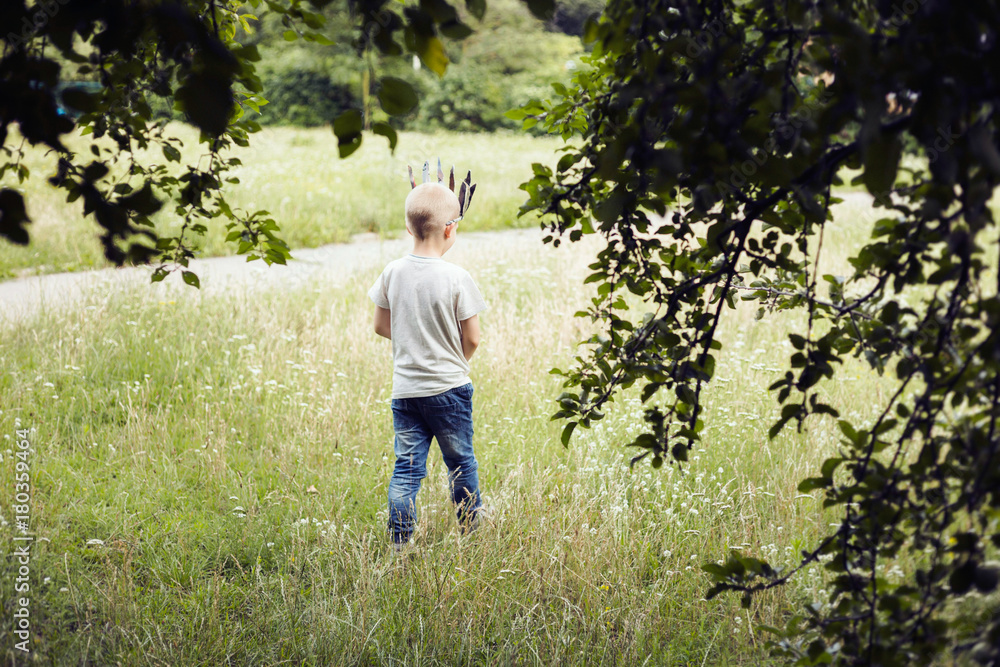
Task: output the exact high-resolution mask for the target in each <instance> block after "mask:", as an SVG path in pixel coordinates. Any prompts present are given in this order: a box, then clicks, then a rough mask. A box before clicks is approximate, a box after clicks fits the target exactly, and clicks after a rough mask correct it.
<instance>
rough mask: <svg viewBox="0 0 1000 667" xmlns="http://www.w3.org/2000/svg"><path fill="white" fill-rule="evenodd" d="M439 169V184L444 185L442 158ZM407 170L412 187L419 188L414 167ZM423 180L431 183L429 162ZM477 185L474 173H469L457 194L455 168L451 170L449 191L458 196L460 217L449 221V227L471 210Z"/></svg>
mask: <svg viewBox="0 0 1000 667" xmlns="http://www.w3.org/2000/svg"><path fill="white" fill-rule="evenodd" d="M437 167H438V170H437V171H438V173H437V177H438V180H437V182H438V183H440V184H442V185H444V171H443V170H442V169H441V158H438V164H437ZM406 170H407V171H408V172H409V173H410V187H411V188H415V187H417V181H416V179H415V178H413V167H411V166H409V165H407V166H406ZM423 178H424V180H423V182H424V183H430V180H431V167H430V164H429V163H428V162H424V171H423ZM476 185H478V184H477V183H473V182H472V172H471V171H469V172H467V173H466V174H465V180H464V181H462V182H461V183H460V184H459V188H458V192H455V167H454V166H453V167H452V168H451V175H450V176H449V177H448V189H449V190H451V191H452V192H455V194H456V195H458V217H457V218H455V219H454V220H449V221H448V224H449V225H450V224H452V223H455V222H458V221H459V220H461V219H462V218H464V217H465V213H466V211H468V210H469V204H471V203H472V195H473V194H475V192H476Z"/></svg>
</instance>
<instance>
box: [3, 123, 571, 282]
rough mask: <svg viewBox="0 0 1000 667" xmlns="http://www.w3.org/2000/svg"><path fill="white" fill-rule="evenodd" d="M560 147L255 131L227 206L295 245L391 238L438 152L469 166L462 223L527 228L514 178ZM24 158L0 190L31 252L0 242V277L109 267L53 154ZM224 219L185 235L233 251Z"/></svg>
mask: <svg viewBox="0 0 1000 667" xmlns="http://www.w3.org/2000/svg"><path fill="white" fill-rule="evenodd" d="M168 132H169V133H172V134H174V135H176V136H178V137H180V138H181V139H183V140H184V142H185V149H184V151H183V157H184V161H185V163H187V164H196V163H197V162H198V161H199V159H200V156H201V155H202V153H203V148H202V147H201V146H199V145H198V143H197V135H196V134H195V133H193V132H192V131H191V129H190V128H188V127H186V126H183V125H179V124H177V125H171V126H169V127H168ZM99 143H100V142H99ZM105 143H106V142H105ZM105 143H100V145H105ZM68 144H69V145H70V147H71V149H72V150H75V151H78V152H83V153H86V152H87V151H89V148H88V147H89V145H90V141H89V138H84V137H72V138H71V139H70V140H69V141H68ZM557 145H558V143H557V141H556V140H555V139H550V138H532V137H529V136H526V135H522V134H507V133H498V134H460V133H439V134H420V133H414V132H402V133H401V134H400V138H399V143H398V145H397V146H396V149H395V151H394V152H390V151H389V148H388V145H387V143H386V141H385V139H383V138H381V137H376V136H374V135H369V136H366V138H365V141H364V143H363V145H362V148H361V149H360V150H359V151H358V152H357V153H355V154H354V155H353V156H351V157H350V158H348V159H344V160H342V159H340V158H339V157H338V156H337V138H336V137H335V136H334V135H333V132H331V131H330V130H329V128H314V129H298V128H267V129H265V130H263V131H262V132H260V133H259V134H257V135H254V137H253V141H252V143H251V146H250V148H247V149H237V150H236V151H234V152H233V153H232V155H234V156H236V157H239V158H240V159H241V161H242V162H243V166H242V167H239V168H238V169H236V170H235V171H233V172H231V173H230V174H228V175H229V176H235V177H237V178H239V179H240V183H239V184H236V185H227V186H226V193H227V197H228V198H229V201H230V203H231V205H232V206H233V207H234V208H237V207H238V208H242V209H244V210H251V211H254V210H261V209H264V210H268V211H270V212H271V213H272V214H273V217H274V219H275V220H276V221H277V222H278V224H279V226H280V227H281V235H282V238H284V239H285V241H287V242H288V244H289V246H290V247H291V248H293V250H294V249H295V248H307V247H316V246H319V245H323V244H325V243H341V242H345V241H349V240H350V239H351V237H352V236H354V235H356V234H361V233H371V232H374V233H376V234H379V235H380V236H397V235H399V234H401V233H403V230H404V225H403V218H402V208H401V206H400V202H401V201H402V199H403V198H404V197H405V196H406V192H407V190H408V189H409V187H410V186H409V182H408V180H407V175H406V173H407V172H406V167H407V165H408V164H409V165H411V166H413V168H414V171H415V172H417V174H418V175H417V178H418V179H419V178H420V176H419V172H420V167H421V165H423V163H424V161H425V160H430V161H431V162H432V163H434V162H435V161H436V159H437V158H438V157H440V158H441V160H442V164H443V165H444V168H445V169H446V170H447V169H448V168H449V167H450V166H451V165H455V167H456V172H457V173H456V175H457V176H464V175H465V173H466V172H467V171H470V170H471V171H472V174H473V177H474V178H473V180H474V181H476V182H477V183H479V187H478V189H477V191H476V198H475V202H474V204H473V209H472V211H473V212H474V213H475V215H470V216H469V217H468V218H467V219H466V220H465V221H463V225H464V227H465V229H467V230H475V229H479V230H485V229H503V228H509V227H524V226H531V225H532V224H533V223H534V221H535V219H534V218H533V217H531V216H526V217H525V218H520V219H519V218H518V217H517V209H518V206H519V205H520V204H521V202H523V201H524V200H525V198H526V195H525V194H524V192H522V191H520V190H518V185H520V184H521V183H522V182H523V181H525V180H527V179H528V178H529V177H530V174H531V164H532V163H533V162H541V163H545V164H553V163H554V162H555V159H556V157H557V155H556V154H555V152H554V150H555V148H556V146H557ZM139 155H140V157H141V159H142V160H143V162H144V163H147V164H149V163H165V160H164V158H163V156H162V155H160V154H158V153H156V152H153V151H150V152H146V153H140V154H139ZM24 163H25V164H26V165H27V166H28V167H29V169H30V170H31V174H32V175H31V177H30V178H29V179H28V180H27V181H26V182H25V183H23V184H20V183H17V180H16V178H13V177H12V176H11V175H10V174H8V175H6V176H5V177H4V178H3V179H0V187H15V188H18V189H21V190H22V191H23V192H24V193H25V198H26V200H27V203H28V214H29V215H30V217H31V218H32V220H33V223H32V224H31V225H29V228H28V229H29V233H30V234H31V239H32V240H31V244H30V245H29V246H28V247H26V248H25V247H21V246H14V245H12V244H10V243H8V242H6V241H0V279H2V278H11V277H20V276H25V275H34V274H44V273H53V272H60V271H77V270H83V269H91V268H100V267H104V266H108V265H109V264H108V263H107V261H106V260H105V259H104V254H103V250H102V248H101V245H100V243H99V241H98V238H97V237H98V233H99V229H100V228H99V227H98V226H97V223H96V222H95V221H94V219H93V218H92V217H88V218H84V217H83V209H82V203H81V201H79V200H78V201H77V202H75V203H73V204H67V203H66V202H65V195H64V193H63V192H62V191H61V190H56V189H55V188H53V187H51V186H50V185H49V184H48V183H47V178H48V177H49V176H51V175H52V174H53V173H55V156H54V154H52V153H46V152H44V151H42V150H34V149H30V148H29V149H27V150H26V157H25V160H24ZM171 164H172V163H171ZM119 171H120V169H116V170H115V171H113V172H112V176H114V175H115V174H117V173H119ZM154 221H155V222H156V224H157V228H158V230H159V231H160V232H161V233H176V232H177V230H178V229H179V220H178V218H177V216H176V215H175V214H174V213H173V207H172V206H167V207H166V208H165V209H164V210H163V211H161V212H160V213H159V214H157V215H156V216H155V218H154ZM223 223H224V221H219V220H216V221H214V222H212V223H210V224H209V225H208V227H209V232H208V233H207V234H206V235H205V236H204V237H199V236H192V237H190V238H189V239H188V240H189V241H191V242H193V243H194V244H195V246H196V247H197V248H199V253H200V254H201V255H203V256H216V255H226V254H233V253H235V251H236V247H235V246H234V245H232V244H227V243H226V242H225V237H226V234H227V230H226V229H225V226H224V224H223ZM293 255H294V252H293Z"/></svg>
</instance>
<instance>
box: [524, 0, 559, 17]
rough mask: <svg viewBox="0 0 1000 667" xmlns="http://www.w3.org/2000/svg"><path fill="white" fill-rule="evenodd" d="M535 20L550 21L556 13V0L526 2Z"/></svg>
mask: <svg viewBox="0 0 1000 667" xmlns="http://www.w3.org/2000/svg"><path fill="white" fill-rule="evenodd" d="M525 2H527V3H528V9H530V10H531V13H532V14H534V15H535V18H538V19H541V20H542V21H548V20H549V19H551V18H552V16H553V15H554V14H555V12H556V3H555V0H525Z"/></svg>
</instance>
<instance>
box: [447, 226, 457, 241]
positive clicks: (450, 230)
mask: <svg viewBox="0 0 1000 667" xmlns="http://www.w3.org/2000/svg"><path fill="white" fill-rule="evenodd" d="M456 229H458V224H457V223H456V224H453V225H446V226H445V228H444V238H445V239H446V240H447V239H450V238H451V237H452V236H454V235H455V230H456Z"/></svg>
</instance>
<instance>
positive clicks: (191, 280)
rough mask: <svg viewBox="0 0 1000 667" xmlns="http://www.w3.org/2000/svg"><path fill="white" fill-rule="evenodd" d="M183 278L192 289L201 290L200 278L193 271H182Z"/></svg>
mask: <svg viewBox="0 0 1000 667" xmlns="http://www.w3.org/2000/svg"><path fill="white" fill-rule="evenodd" d="M181 277H182V278H183V279H184V282H186V283H187V284H188V285H190V286H191V287H196V288H199V289H200V288H201V281H200V280H198V276H197V275H196V274H195V273H193V272H192V271H181Z"/></svg>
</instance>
